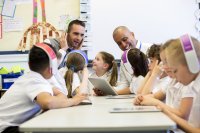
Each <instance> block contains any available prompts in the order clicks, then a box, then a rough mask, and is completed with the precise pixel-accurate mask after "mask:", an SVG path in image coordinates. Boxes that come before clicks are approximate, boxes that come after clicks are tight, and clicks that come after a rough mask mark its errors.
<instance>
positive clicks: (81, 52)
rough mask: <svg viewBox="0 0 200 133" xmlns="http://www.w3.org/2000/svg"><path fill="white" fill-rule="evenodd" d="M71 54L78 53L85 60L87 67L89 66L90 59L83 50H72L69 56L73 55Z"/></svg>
mask: <svg viewBox="0 0 200 133" xmlns="http://www.w3.org/2000/svg"><path fill="white" fill-rule="evenodd" d="M71 53H78V54H80V55H81V56H82V57H83V58H84V59H85V65H88V57H87V55H86V54H85V52H83V51H82V50H72V51H71V52H69V54H71ZM69 54H68V55H69Z"/></svg>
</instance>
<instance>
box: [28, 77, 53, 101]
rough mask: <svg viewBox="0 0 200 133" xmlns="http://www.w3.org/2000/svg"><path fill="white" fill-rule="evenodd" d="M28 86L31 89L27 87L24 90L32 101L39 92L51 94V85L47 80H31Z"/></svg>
mask: <svg viewBox="0 0 200 133" xmlns="http://www.w3.org/2000/svg"><path fill="white" fill-rule="evenodd" d="M30 87H31V88H33V89H27V90H26V91H27V94H28V96H29V97H30V98H31V100H32V101H34V100H35V98H36V97H37V95H38V94H39V93H41V92H47V93H49V94H50V95H52V96H53V90H52V88H53V86H51V85H50V83H49V82H48V81H47V80H41V79H36V80H33V81H32V82H31V84H30Z"/></svg>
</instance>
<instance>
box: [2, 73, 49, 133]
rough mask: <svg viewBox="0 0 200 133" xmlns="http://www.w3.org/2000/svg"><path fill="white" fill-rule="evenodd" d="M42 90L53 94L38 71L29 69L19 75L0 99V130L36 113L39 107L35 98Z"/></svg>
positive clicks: (15, 124)
mask: <svg viewBox="0 0 200 133" xmlns="http://www.w3.org/2000/svg"><path fill="white" fill-rule="evenodd" d="M42 92H47V93H49V94H50V95H53V90H52V86H51V85H50V84H49V82H48V81H47V80H46V79H44V78H43V76H42V75H40V74H39V73H36V72H33V71H30V72H28V73H26V74H24V75H22V76H21V77H19V78H18V79H17V80H16V81H15V82H14V84H13V85H12V86H11V87H10V88H9V89H8V90H7V91H6V93H5V94H4V95H3V97H2V98H1V100H0V132H2V131H3V130H4V129H5V128H7V127H9V126H19V125H20V124H22V123H23V122H25V121H27V120H29V119H31V118H32V117H34V116H35V115H36V114H38V113H39V112H40V111H41V107H40V106H39V105H38V104H37V103H36V102H35V98H36V97H37V95H38V94H40V93H42Z"/></svg>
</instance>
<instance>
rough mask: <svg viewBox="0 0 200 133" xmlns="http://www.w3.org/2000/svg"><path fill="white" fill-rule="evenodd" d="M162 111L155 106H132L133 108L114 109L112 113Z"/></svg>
mask: <svg viewBox="0 0 200 133" xmlns="http://www.w3.org/2000/svg"><path fill="white" fill-rule="evenodd" d="M159 111H161V110H160V109H158V108H156V107H155V106H132V107H114V108H112V109H111V110H110V111H109V112H110V113H140V112H141V113H142V112H159Z"/></svg>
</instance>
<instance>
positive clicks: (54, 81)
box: [48, 71, 68, 95]
mask: <svg viewBox="0 0 200 133" xmlns="http://www.w3.org/2000/svg"><path fill="white" fill-rule="evenodd" d="M48 82H49V83H50V84H51V85H52V86H54V87H56V88H57V89H59V91H60V92H62V93H63V94H64V95H67V94H68V91H67V88H66V83H65V80H64V76H61V74H60V72H59V71H58V72H57V73H56V74H54V75H53V76H52V77H51V78H50V79H48Z"/></svg>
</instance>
